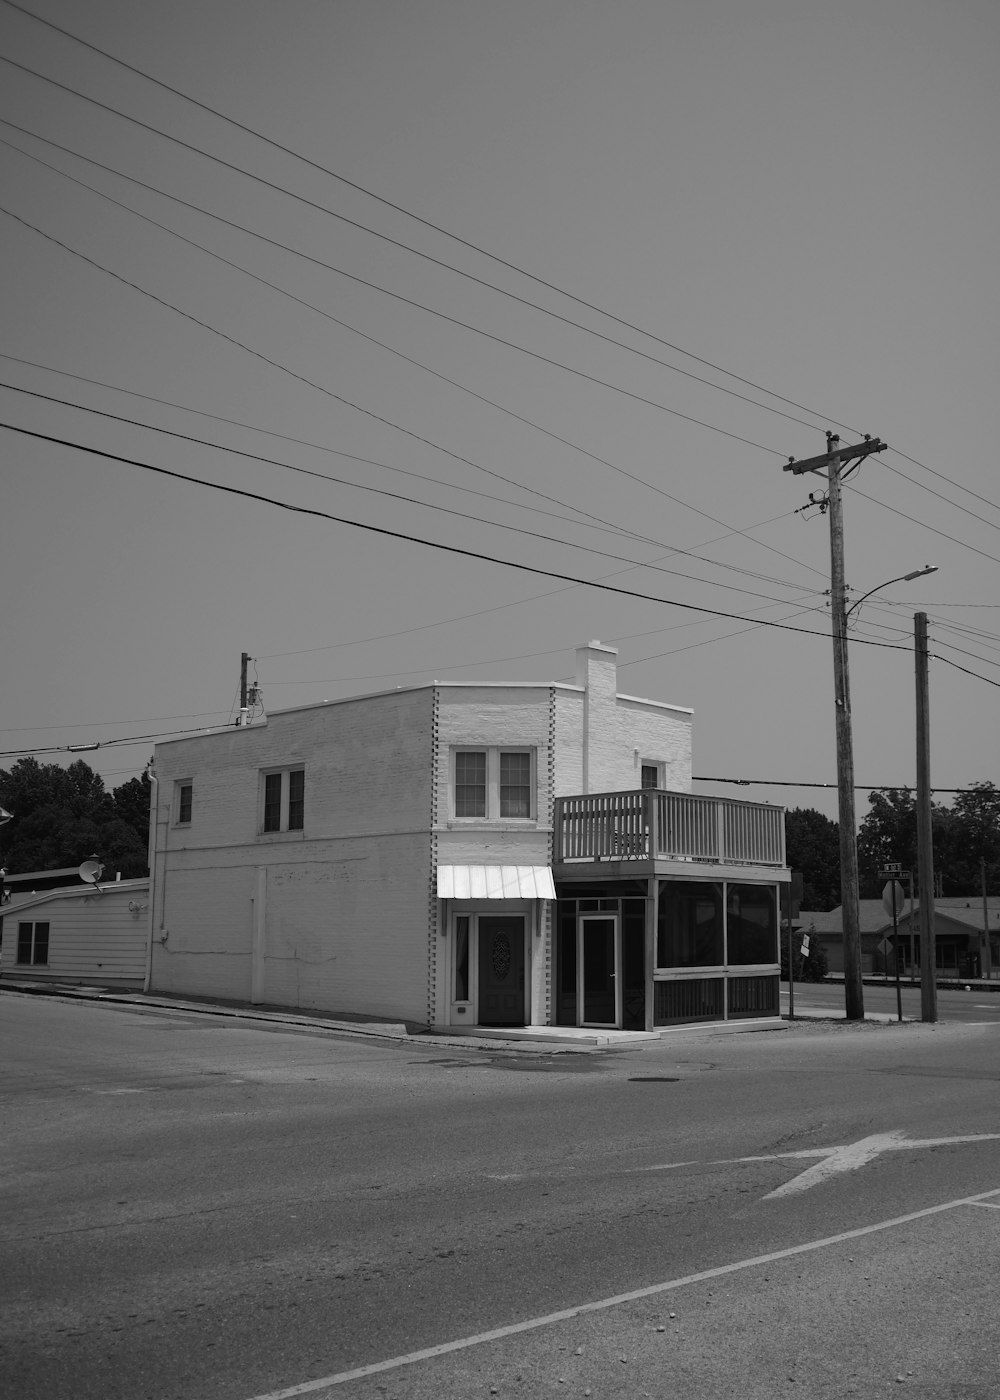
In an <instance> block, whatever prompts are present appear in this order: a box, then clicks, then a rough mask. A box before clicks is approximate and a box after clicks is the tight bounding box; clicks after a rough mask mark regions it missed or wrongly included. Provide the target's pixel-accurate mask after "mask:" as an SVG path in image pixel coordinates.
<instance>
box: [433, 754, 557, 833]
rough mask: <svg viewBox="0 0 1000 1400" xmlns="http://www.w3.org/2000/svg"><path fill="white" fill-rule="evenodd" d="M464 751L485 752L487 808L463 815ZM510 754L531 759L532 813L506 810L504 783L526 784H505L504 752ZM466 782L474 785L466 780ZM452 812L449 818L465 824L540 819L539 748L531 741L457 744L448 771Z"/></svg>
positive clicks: (518, 821) (530, 802)
mask: <svg viewBox="0 0 1000 1400" xmlns="http://www.w3.org/2000/svg"><path fill="white" fill-rule="evenodd" d="M460 754H481V755H483V756H485V760H486V763H485V773H486V781H485V811H484V813H483V815H482V816H460V815H459V812H458V807H459V803H458V772H459V763H458V758H459V755H460ZM508 754H518V755H524V756H526V757H527V759H528V782H527V788H528V813H527V815H526V816H510V815H504V813H503V810H502V808H503V796H502V791H501V789H502V786H504V787H507V788H510V787H512V786H517V787H518V788H521V787H523V786H524V784H517V785H513V784H503V785H501V781H500V777H501V767H502V763H501V756H502V755H508ZM465 786H472V785H471V784H465ZM448 812H449V818H450V820H451V821H453V822H457V823H459V824H461V825H462V826H464V825H466V824H467V823H471V822H490V823H500V822H502V823H504V824H507V823H513V824H514V825H516V826H523V825H526V824H527V823H537V821H538V763H537V750H536V749H535V748H534V747H533V746H532V745H531V744H476V743H469V744H453V745H452V746H451V751H450V755H449V772H448Z"/></svg>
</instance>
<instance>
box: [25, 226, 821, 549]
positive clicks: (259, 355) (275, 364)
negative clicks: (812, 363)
mask: <svg viewBox="0 0 1000 1400" xmlns="http://www.w3.org/2000/svg"><path fill="white" fill-rule="evenodd" d="M0 213H4V214H6V215H7V216H8V218H11V219H14V220H15V222H17V223H19V224H21V225H23V227H25V228H28V229H31V231H32V232H33V233H37V234H39V235H40V237H42V238H45V239H47V240H48V241H49V242H50V243H54V244H55V245H56V246H57V247H59V248H62V249H63V250H64V251H65V252H67V253H70V254H72V256H73V257H76V258H79V259H80V260H81V261H83V262H85V263H87V264H89V265H90V266H91V267H94V268H96V269H97V270H98V271H99V272H103V273H105V274H106V275H107V276H109V277H113V278H114V279H115V281H118V282H121V283H122V284H123V285H125V286H127V287H131V288H132V289H133V291H137V292H139V293H140V294H141V295H142V296H145V297H148V298H149V299H150V300H151V301H154V302H156V303H157V304H158V305H160V306H163V307H165V308H166V309H167V310H168V311H173V312H175V314H176V315H178V316H181V317H183V318H184V319H185V320H188V321H191V322H192V323H193V324H194V325H197V326H201V328H202V329H203V330H207V331H209V332H211V334H213V335H217V336H219V337H220V339H222V340H225V341H228V343H229V344H231V345H235V346H236V347H237V348H238V349H240V350H244V351H246V353H247V354H249V355H252V356H254V358H255V359H259V360H261V361H263V363H264V364H267V365H270V366H271V368H272V369H277V370H280V371H281V372H282V373H283V374H287V375H288V376H289V377H290V378H292V379H295V380H298V381H299V382H300V383H302V384H305V385H307V386H308V387H309V388H312V389H316V390H318V391H319V392H320V393H321V394H325V395H326V396H327V397H328V398H331V399H333V400H335V401H336V402H337V403H342V404H344V405H345V406H346V407H348V408H353V409H355V410H356V411H357V412H358V413H361V414H364V415H365V416H366V417H369V418H372V419H374V420H375V421H376V422H379V423H382V424H384V425H385V426H387V427H390V428H394V429H395V430H396V431H397V432H400V433H403V434H404V435H405V436H407V437H411V438H413V439H414V440H415V441H417V442H420V443H423V444H424V445H425V446H427V447H431V448H433V449H434V450H435V451H437V452H442V453H444V454H445V456H447V457H451V458H453V459H454V460H455V461H457V462H461V463H463V464H464V465H465V466H468V467H472V468H473V469H474V470H476V471H487V470H488V469H487V468H484V467H481V466H480V465H479V463H478V462H474V461H472V459H471V458H469V457H463V456H462V455H461V454H460V453H458V452H453V451H451V449H450V448H447V447H442V446H441V445H440V443H436V442H434V441H433V440H432V439H431V438H426V437H423V436H422V435H421V434H419V433H415V432H414V431H413V430H412V429H410V428H404V427H403V426H402V425H401V424H399V423H396V422H394V421H393V420H392V419H391V418H386V417H384V416H383V415H382V414H379V413H376V412H375V411H374V410H373V409H370V408H364V407H362V406H361V405H360V404H357V403H354V402H353V400H351V399H348V398H345V397H344V396H343V395H341V394H337V393H335V392H334V390H332V389H328V388H326V387H325V386H324V385H322V384H319V383H317V381H316V380H313V379H309V378H308V377H307V376H305V375H302V374H299V373H297V372H296V371H295V370H293V369H289V367H288V366H287V365H283V364H281V363H280V361H278V360H273V359H271V357H270V356H268V355H265V354H264V353H263V351H261V350H255V349H253V347H252V346H249V345H247V344H246V343H245V342H244V341H241V340H238V339H237V338H236V337H235V336H231V335H229V334H228V333H227V332H226V331H222V330H220V329H219V328H218V327H217V326H213V325H211V324H210V323H209V322H208V321H203V320H201V319H200V317H198V316H195V315H193V314H192V313H191V312H190V311H183V310H182V309H181V308H180V307H178V306H175V305H174V304H173V303H172V302H169V301H166V300H165V299H164V298H163V297H160V296H157V295H156V293H155V292H150V291H148V290H147V289H146V288H145V287H141V286H140V285H139V284H138V283H137V282H133V281H131V280H130V279H129V278H127V277H123V276H122V274H121V273H118V272H114V271H113V270H112V269H111V268H108V267H105V266H104V265H103V264H102V263H99V262H97V261H96V259H94V258H91V257H88V256H87V254H86V253H81V252H80V251H79V250H78V249H76V248H73V247H71V246H70V245H69V244H68V243H65V242H63V240H62V239H60V238H56V237H55V236H54V235H53V234H51V233H46V232H45V230H44V229H40V228H39V227H38V226H37V225H36V224H32V223H30V222H29V221H28V220H27V219H22V218H21V217H20V215H18V214H15V213H13V212H12V211H11V210H10V209H7V208H6V207H4V206H2V205H0ZM720 431H721V430H720ZM601 460H603V459H601ZM606 465H607V466H610V467H611V469H612V470H613V471H615V472H618V473H620V474H621V475H622V476H625V477H628V478H629V479H630V480H632V481H636V482H638V483H639V484H640V485H643V486H645V487H647V488H648V489H649V490H650V491H653V492H655V494H656V495H659V496H663V497H664V498H665V499H667V500H670V501H673V502H674V503H675V504H678V505H682V506H684V508H685V509H687V510H692V511H694V512H695V513H696V514H697V515H702V516H704V517H705V519H706V520H711V521H712V522H713V523H714V524H716V525H721V526H722V527H723V528H724V529H728V528H729V527H728V526H727V525H726V524H725V522H724V521H721V520H719V519H718V518H717V517H716V516H714V515H710V514H709V513H708V512H707V511H703V510H700V509H699V508H698V507H697V506H691V505H688V503H687V502H686V501H681V500H680V499H679V498H678V497H676V496H673V495H671V493H670V492H669V491H666V490H664V488H663V487H661V486H657V485H655V484H654V483H653V482H650V481H645V480H643V478H641V477H638V476H635V475H634V474H633V473H632V472H628V471H626V470H625V469H624V468H623V467H617V466H615V465H614V464H613V463H610V462H608V463H606ZM490 474H492V473H490ZM522 489H523V490H525V491H531V490H532V488H531V487H527V486H526V487H523V488H522ZM534 494H535V495H542V494H543V493H541V492H534ZM544 499H547V500H551V499H552V498H551V497H544ZM557 504H560V505H562V504H564V503H563V502H557ZM747 538H749V539H752V536H747ZM752 542H753V543H754V544H756V545H758V546H759V547H760V548H761V549H766V550H768V551H770V552H771V553H772V554H777V555H779V557H781V558H782V559H787V560H788V561H789V562H790V563H793V564H797V565H799V567H801V568H806V569H809V571H810V572H811V573H820V572H821V571H820V570H818V569H815V568H813V567H812V565H809V564H804V563H802V561H801V560H798V559H794V558H793V557H792V556H791V555H789V554H785V553H784V551H782V550H780V549H776V548H775V546H773V545H769V544H765V543H764V542H763V541H762V540H752Z"/></svg>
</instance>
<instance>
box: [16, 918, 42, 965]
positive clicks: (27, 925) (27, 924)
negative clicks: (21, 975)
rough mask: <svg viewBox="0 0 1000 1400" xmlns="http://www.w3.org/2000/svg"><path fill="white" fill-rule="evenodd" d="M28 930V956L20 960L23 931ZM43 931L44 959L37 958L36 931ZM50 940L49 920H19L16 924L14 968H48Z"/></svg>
mask: <svg viewBox="0 0 1000 1400" xmlns="http://www.w3.org/2000/svg"><path fill="white" fill-rule="evenodd" d="M25 929H30V930H31V932H30V934H29V935H28V950H29V953H30V956H29V957H27V958H22V956H21V950H22V948H23V946H24V930H25ZM40 929H44V930H45V934H44V939H43V946H44V950H45V956H44V958H40V957H39V956H38V947H39V944H38V931H39V930H40ZM50 940H51V921H50V920H49V919H19V920H18V923H17V952H16V953H15V955H14V965H15V967H48V965H49V947H50Z"/></svg>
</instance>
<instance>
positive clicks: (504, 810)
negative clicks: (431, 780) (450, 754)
mask: <svg viewBox="0 0 1000 1400" xmlns="http://www.w3.org/2000/svg"><path fill="white" fill-rule="evenodd" d="M534 766H535V765H534V751H533V750H532V749H501V748H481V749H456V750H455V751H454V781H453V788H452V814H453V815H454V816H455V817H458V818H466V819H468V818H475V817H479V818H480V819H484V820H497V821H498V820H505V821H506V820H511V821H516V820H521V821H530V820H531V819H532V818H533V817H534V815H535V774H534Z"/></svg>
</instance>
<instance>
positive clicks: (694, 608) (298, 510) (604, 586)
mask: <svg viewBox="0 0 1000 1400" xmlns="http://www.w3.org/2000/svg"><path fill="white" fill-rule="evenodd" d="M0 428H6V429H7V430H8V432H13V433H18V434H21V435H22V436H24V437H29V438H33V439H36V440H37V441H40V442H48V443H52V444H54V445H57V446H60V447H66V448H69V449H70V450H72V451H77V452H83V453H86V454H88V455H90V456H94V457H103V458H104V459H105V460H107V461H111V462H118V463H121V464H123V465H126V466H132V467H138V468H139V469H140V470H142V471H147V472H151V473H153V474H155V475H158V476H164V477H168V478H171V479H173V480H175V481H184V482H187V483H188V484H189V485H194V486H202V487H206V488H208V489H209V490H212V491H218V492H221V493H223V494H226V495H231V496H240V497H243V498H244V499H246V500H251V501H257V502H259V503H261V504H263V505H268V506H272V507H274V508H275V509H278V510H284V511H288V512H290V513H292V514H295V515H304V516H311V517H314V518H317V519H321V520H329V521H332V522H334V523H335V524H340V525H348V526H351V527H353V528H354V529H358V530H363V531H366V532H368V533H370V534H375V535H380V536H383V537H385V538H387V539H396V540H403V541H406V542H407V543H410V544H419V545H422V546H424V547H426V548H429V549H435V550H440V551H441V552H443V553H446V554H454V555H457V556H459V557H462V558H467V559H476V560H479V561H481V562H484V563H489V564H497V565H499V566H500V567H501V568H506V569H513V570H516V571H518V572H521V573H530V574H537V575H538V576H540V577H542V578H554V579H558V580H560V581H561V582H564V583H574V584H579V585H580V586H582V587H585V588H594V589H597V590H598V591H600V592H605V593H614V594H617V595H620V596H622V597H627V598H638V599H641V600H642V601H644V602H649V603H659V604H663V605H666V606H670V607H676V608H681V609H683V610H684V611H687V612H697V613H703V614H704V615H705V616H707V617H726V618H731V619H734V620H735V621H737V622H753V623H756V621H757V619H756V618H753V617H748V616H746V615H745V614H743V613H734V612H727V611H725V610H723V609H721V608H708V607H705V606H704V605H702V604H697V603H682V602H680V601H678V600H677V599H674V598H662V597H657V596H656V595H655V594H649V593H642V592H640V591H639V590H638V589H630V588H621V587H619V586H617V585H614V584H609V583H603V582H601V581H599V580H594V579H587V578H583V577H580V576H576V575H573V574H566V573H561V572H558V571H557V570H555V569H545V568H542V567H541V566H540V565H537V564H525V563H521V562H520V561H517V560H512V559H504V558H501V557H498V556H496V555H489V554H485V553H483V552H482V551H480V550H474V549H467V548H464V547H463V546H460V545H455V544H447V543H443V542H442V541H439V540H428V539H425V538H423V537H421V536H419V535H412V534H408V533H407V532H405V531H401V530H390V529H388V528H386V527H385V526H382V525H371V524H368V523H367V522H365V521H360V520H352V519H350V518H349V517H346V516H341V515H334V514H333V513H332V512H330V511H324V510H319V509H317V508H316V507H313V506H301V505H293V504H291V503H289V502H287V501H281V500H278V499H276V498H275V497H272V496H265V495H263V494H261V493H260V492H256V491H248V490H246V489H244V488H242V487H238V486H226V485H224V484H222V483H221V482H215V481H206V480H205V479H204V478H202V477H195V476H189V475H186V474H185V473H183V472H177V471H173V470H171V469H170V468H168V467H158V466H155V465H153V464H152V463H150V462H143V461H140V460H139V459H137V458H134V457H125V456H121V455H119V454H118V453H114V452H108V451H106V450H105V449H103V448H99V447H91V446H89V445H88V444H86V443H81V442H77V441H75V440H73V439H71V438H61V437H56V436H55V435H53V434H49V433H40V432H37V431H35V430H33V429H30V428H23V427H20V426H18V425H17V424H15V423H6V422H0ZM784 601H786V602H787V600H784ZM763 625H764V626H766V627H772V628H778V629H780V630H782V631H786V632H797V633H800V634H802V635H804V636H809V637H823V638H824V639H826V638H827V637H828V634H827V633H826V632H815V631H813V630H812V629H811V628H808V627H792V626H790V625H788V624H786V623H780V622H770V621H769V622H766V623H764V624H763ZM858 643H859V644H860V645H865V646H874V647H881V648H883V649H885V650H888V651H904V650H907V648H905V647H900V646H896V645H894V644H893V643H890V642H875V641H867V640H865V639H858Z"/></svg>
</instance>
